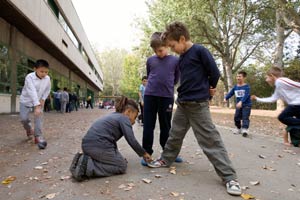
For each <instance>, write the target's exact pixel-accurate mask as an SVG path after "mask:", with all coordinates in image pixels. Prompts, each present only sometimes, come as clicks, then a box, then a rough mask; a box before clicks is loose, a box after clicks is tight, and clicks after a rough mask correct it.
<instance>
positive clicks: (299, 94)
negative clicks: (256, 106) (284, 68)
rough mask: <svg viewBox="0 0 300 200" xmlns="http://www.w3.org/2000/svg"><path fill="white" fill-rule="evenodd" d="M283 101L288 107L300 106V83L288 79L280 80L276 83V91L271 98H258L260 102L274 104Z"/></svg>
mask: <svg viewBox="0 0 300 200" xmlns="http://www.w3.org/2000/svg"><path fill="white" fill-rule="evenodd" d="M278 99H282V100H283V101H285V102H286V103H287V104H288V105H300V83H299V82H296V81H293V80H291V79H288V78H278V79H276V81H275V91H274V94H273V95H272V96H271V97H267V98H258V97H257V98H256V100H257V101H258V102H263V103H272V102H275V101H277V100H278Z"/></svg>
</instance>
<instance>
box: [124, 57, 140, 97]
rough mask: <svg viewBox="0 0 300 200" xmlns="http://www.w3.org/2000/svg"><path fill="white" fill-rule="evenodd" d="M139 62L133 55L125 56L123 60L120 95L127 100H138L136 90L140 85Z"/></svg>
mask: <svg viewBox="0 0 300 200" xmlns="http://www.w3.org/2000/svg"><path fill="white" fill-rule="evenodd" d="M140 65H141V61H140V59H139V58H137V57H136V56H134V55H127V56H126V57H125V59H124V65H123V77H122V80H121V93H122V94H123V95H125V96H127V97H129V98H132V99H136V100H137V99H138V89H139V86H140V84H141V78H140V73H139V67H140Z"/></svg>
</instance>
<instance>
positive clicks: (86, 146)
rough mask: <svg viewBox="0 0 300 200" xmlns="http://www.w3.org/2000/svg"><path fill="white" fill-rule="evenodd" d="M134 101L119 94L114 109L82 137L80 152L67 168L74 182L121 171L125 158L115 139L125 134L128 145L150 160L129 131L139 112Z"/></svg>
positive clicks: (123, 170)
mask: <svg viewBox="0 0 300 200" xmlns="http://www.w3.org/2000/svg"><path fill="white" fill-rule="evenodd" d="M138 112H139V109H138V105H137V104H136V103H135V101H134V100H132V99H128V98H127V97H121V99H120V100H119V101H118V102H117V103H116V112H114V113H111V114H109V115H106V116H104V117H101V118H99V119H97V120H96V121H95V122H94V123H93V124H92V126H91V127H90V129H89V130H88V132H87V133H86V135H85V136H84V137H83V139H82V145H81V147H82V150H83V154H82V153H77V154H76V155H75V157H74V159H73V162H72V164H71V167H70V171H71V173H72V176H73V177H74V178H75V179H76V180H77V181H83V180H84V179H86V178H92V177H107V176H112V175H117V174H124V173H125V172H126V168H127V161H126V159H125V158H123V156H122V155H121V153H120V152H119V150H118V146H117V141H118V140H119V139H121V137H122V136H124V137H125V139H126V141H127V142H128V144H129V145H130V146H131V148H132V149H133V150H134V151H135V152H136V153H137V154H138V156H142V157H143V159H145V161H147V162H149V161H151V160H152V159H151V156H150V155H149V154H148V153H147V152H146V151H145V150H144V149H143V148H142V147H141V145H140V144H139V143H138V141H137V140H136V138H135V137H134V133H133V130H132V125H133V124H134V122H135V119H136V117H137V115H138Z"/></svg>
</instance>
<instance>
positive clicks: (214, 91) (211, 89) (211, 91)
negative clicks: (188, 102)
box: [209, 87, 217, 97]
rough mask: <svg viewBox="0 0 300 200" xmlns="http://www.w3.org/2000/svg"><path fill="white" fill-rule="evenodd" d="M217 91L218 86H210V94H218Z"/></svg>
mask: <svg viewBox="0 0 300 200" xmlns="http://www.w3.org/2000/svg"><path fill="white" fill-rule="evenodd" d="M216 91H217V89H216V88H212V87H210V88H209V94H210V96H211V97H213V96H214V95H215V94H216Z"/></svg>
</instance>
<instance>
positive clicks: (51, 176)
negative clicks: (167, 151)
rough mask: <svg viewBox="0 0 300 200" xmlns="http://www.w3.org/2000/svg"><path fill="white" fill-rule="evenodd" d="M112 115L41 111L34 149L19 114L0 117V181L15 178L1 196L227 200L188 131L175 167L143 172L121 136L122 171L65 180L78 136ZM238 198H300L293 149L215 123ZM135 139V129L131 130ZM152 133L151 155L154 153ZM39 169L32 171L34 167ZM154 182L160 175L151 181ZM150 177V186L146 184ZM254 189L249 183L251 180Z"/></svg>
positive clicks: (138, 130)
mask: <svg viewBox="0 0 300 200" xmlns="http://www.w3.org/2000/svg"><path fill="white" fill-rule="evenodd" d="M212 110H213V112H215V111H216V110H217V109H212ZM109 112H111V110H99V109H94V110H86V109H83V110H80V111H78V112H73V113H71V114H58V113H46V114H45V123H44V127H45V133H46V134H45V136H46V138H47V140H48V144H49V146H48V148H47V149H46V150H43V151H40V150H38V149H37V147H36V146H35V145H33V144H32V143H30V142H27V141H26V140H25V135H24V131H23V130H22V127H21V125H20V123H19V119H18V116H15V115H0V127H1V130H0V169H1V170H0V171H1V172H0V179H1V181H2V180H4V179H5V178H6V177H7V176H15V177H16V180H14V181H12V182H11V184H9V185H3V184H1V186H0V197H1V198H0V199H12V200H39V199H47V198H48V199H55V200H95V199H100V200H101V199H105V200H106V199H107V200H111V199H113V200H131V199H136V200H150V199H152V200H162V199H163V200H169V199H170V200H173V199H176V200H180V199H182V200H183V199H184V200H190V199H192V200H234V199H242V198H241V197H233V196H230V195H228V194H227V193H226V190H225V188H224V186H223V184H222V183H221V181H220V179H219V177H218V176H217V175H216V173H215V171H214V169H213V167H212V166H211V164H210V163H209V161H208V160H207V158H206V156H205V155H203V153H202V151H201V149H200V148H199V146H198V144H197V143H196V141H195V138H194V136H193V132H192V131H191V130H190V131H189V132H188V134H187V136H186V138H185V140H184V144H183V148H182V151H181V153H180V154H181V156H182V157H183V159H184V160H185V162H184V163H182V164H174V166H175V167H176V174H171V173H170V172H169V169H167V168H161V169H149V168H147V167H143V166H141V165H140V158H138V156H137V155H136V154H135V153H134V151H133V150H132V149H131V148H130V147H129V146H128V145H127V143H126V141H125V140H124V139H121V140H120V141H119V143H118V145H119V148H120V150H121V152H122V154H123V155H124V157H126V158H127V160H128V162H129V163H128V170H127V174H124V175H119V176H114V177H108V178H100V179H93V180H89V181H87V182H82V183H77V182H74V181H72V179H70V178H69V175H70V173H69V171H68V168H69V165H70V162H71V160H72V157H73V155H74V153H75V152H77V151H78V150H80V142H81V138H82V136H83V135H84V134H85V132H86V130H87V129H88V128H89V126H90V124H91V123H92V121H94V120H95V119H96V118H97V117H100V116H103V115H105V114H107V113H109ZM218 129H219V131H220V133H221V135H222V137H223V140H224V143H225V145H226V147H227V150H228V152H229V155H230V158H231V160H232V162H233V164H234V166H235V168H236V170H237V173H238V176H239V180H240V183H241V185H242V186H245V187H246V186H248V189H246V190H244V192H245V193H248V194H251V195H253V196H255V197H256V198H257V199H259V200H296V199H299V196H300V178H299V176H298V174H299V172H300V157H299V155H300V149H299V148H293V147H292V148H289V149H285V148H284V147H283V145H282V144H281V143H280V142H281V139H280V140H279V139H278V138H276V137H270V136H263V135H261V134H257V135H256V134H254V135H252V138H243V137H241V136H239V135H233V134H232V133H231V131H230V130H229V128H228V127H225V126H218ZM134 131H135V134H136V137H137V138H138V140H139V141H141V138H142V137H141V136H142V127H141V126H139V125H138V124H136V125H134ZM158 133H159V131H158V130H156V131H155V147H154V149H155V153H154V157H159V155H160V151H161V148H160V146H159V144H158ZM38 166H39V167H38ZM157 177H160V178H157ZM143 179H149V180H150V181H151V183H148V184H147V183H145V182H144V181H143ZM252 181H258V182H259V184H257V185H251V184H250V182H252Z"/></svg>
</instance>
